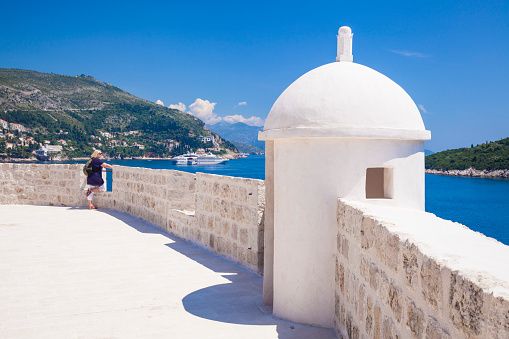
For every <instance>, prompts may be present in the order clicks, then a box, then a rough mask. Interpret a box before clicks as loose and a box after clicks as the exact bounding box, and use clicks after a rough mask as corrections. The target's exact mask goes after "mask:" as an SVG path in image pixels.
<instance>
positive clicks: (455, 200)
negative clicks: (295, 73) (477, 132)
mask: <svg viewBox="0 0 509 339" xmlns="http://www.w3.org/2000/svg"><path fill="white" fill-rule="evenodd" d="M110 163H112V164H117V165H124V166H133V167H147V168H157V169H176V170H181V171H186V172H192V173H195V172H204V173H212V174H219V175H229V176H236V177H245V178H255V179H263V178H264V177H265V158H264V157H263V156H250V157H248V158H246V159H237V160H230V161H228V162H227V163H225V164H219V165H207V166H186V165H183V166H177V165H174V164H173V163H172V162H171V161H168V160H113V161H111V162H110ZM426 210H427V211H428V212H431V213H434V214H436V215H438V216H439V217H442V218H444V219H449V220H453V221H457V222H460V223H462V224H464V225H466V226H468V227H470V228H471V229H473V230H475V231H478V232H481V233H484V234H485V235H487V236H490V237H493V238H495V239H497V240H499V241H501V242H503V243H505V244H507V245H509V180H497V179H480V178H463V177H449V176H439V175H430V174H427V175H426Z"/></svg>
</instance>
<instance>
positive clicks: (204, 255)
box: [99, 209, 336, 339]
mask: <svg viewBox="0 0 509 339" xmlns="http://www.w3.org/2000/svg"><path fill="white" fill-rule="evenodd" d="M99 212H102V213H106V214H109V215H111V216H113V217H115V218H117V219H119V220H121V221H123V222H124V223H126V224H127V225H129V226H130V227H132V228H134V229H136V230H137V231H139V232H142V233H153V234H161V235H164V236H166V237H167V238H169V239H171V240H172V241H174V242H172V243H168V244H166V246H168V247H169V248H170V249H171V250H174V251H177V252H179V253H181V254H183V255H185V256H186V257H188V258H189V259H191V260H193V261H195V262H197V263H199V264H201V265H203V266H205V267H207V268H208V269H210V270H212V271H213V272H216V273H217V274H219V275H221V276H222V277H224V278H226V279H227V280H229V281H230V283H226V284H219V285H214V286H209V287H206V288H203V289H200V290H197V291H194V292H192V293H190V294H188V295H187V296H185V297H184V298H183V299H182V304H183V306H184V309H185V310H186V311H187V312H189V313H191V314H193V315H195V316H197V317H200V318H204V319H209V320H214V321H219V322H225V323H233V324H241V325H273V326H276V330H277V334H278V338H280V339H293V338H295V339H299V338H306V339H307V338H309V339H332V338H336V336H335V334H334V331H333V330H331V329H325V328H320V327H313V326H307V325H302V324H297V323H293V322H290V321H286V320H283V319H279V318H277V317H275V316H273V315H272V309H271V308H269V307H267V306H265V305H263V303H262V277H261V276H260V275H258V274H256V273H254V272H252V271H250V270H248V269H246V268H244V267H243V266H241V265H240V264H237V263H235V262H233V261H230V260H229V259H227V258H225V257H222V256H220V255H217V254H215V253H212V252H210V251H209V250H207V249H204V248H202V247H200V246H198V245H195V244H193V243H191V242H189V241H187V240H183V239H181V238H178V237H177V236H175V235H172V234H169V233H167V232H165V231H163V230H161V229H159V228H157V227H156V226H154V225H152V224H150V223H149V222H147V221H144V220H142V219H139V218H137V217H133V216H131V215H128V214H125V213H122V212H118V211H114V210H106V209H102V210H100V211H99Z"/></svg>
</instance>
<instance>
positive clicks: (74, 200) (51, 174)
mask: <svg viewBox="0 0 509 339" xmlns="http://www.w3.org/2000/svg"><path fill="white" fill-rule="evenodd" d="M81 167H82V166H81V165H39V164H6V163H0V204H4V205H5V204H20V205H50V206H77V205H80V204H84V203H85V197H84V195H83V192H82V191H81V190H80V185H81V183H82V181H83V174H82V172H81Z"/></svg>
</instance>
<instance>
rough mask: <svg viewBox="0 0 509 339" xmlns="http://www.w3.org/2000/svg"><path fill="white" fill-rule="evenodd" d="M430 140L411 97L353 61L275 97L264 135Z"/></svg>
mask: <svg viewBox="0 0 509 339" xmlns="http://www.w3.org/2000/svg"><path fill="white" fill-rule="evenodd" d="M291 137H365V138H384V139H409V140H428V139H430V132H429V131H427V130H426V129H425V127H424V123H423V121H422V118H421V114H420V112H419V109H418V108H417V106H416V105H415V103H414V102H413V100H412V98H410V96H409V95H408V94H407V93H406V92H405V91H404V90H403V89H402V88H401V87H400V86H399V85H398V84H396V83H395V82H394V81H392V80H391V79H389V78H388V77H386V76H385V75H383V74H381V73H379V72H377V71H375V70H373V69H371V68H369V67H366V66H363V65H360V64H356V63H353V62H344V61H340V62H333V63H330V64H326V65H323V66H321V67H318V68H315V69H313V70H312V71H310V72H308V73H306V74H304V75H303V76H301V77H300V78H298V79H297V80H296V81H295V82H293V83H292V84H291V85H290V86H289V87H288V88H287V89H286V90H285V91H284V92H283V93H282V94H281V95H280V96H279V98H278V99H277V100H276V102H275V103H274V105H273V106H272V109H271V111H270V113H269V115H268V117H267V120H266V122H265V127H264V131H263V132H261V133H260V138H261V139H265V140H270V139H275V138H291Z"/></svg>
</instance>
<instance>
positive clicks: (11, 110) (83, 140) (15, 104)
mask: <svg viewBox="0 0 509 339" xmlns="http://www.w3.org/2000/svg"><path fill="white" fill-rule="evenodd" d="M0 119H2V120H4V121H6V122H8V123H10V124H13V123H16V124H21V125H22V126H23V129H22V131H20V130H19V129H18V130H16V128H13V125H9V126H8V127H7V128H5V126H4V127H3V130H2V125H1V124H0V132H3V134H4V136H5V135H7V138H4V140H3V141H2V139H0V143H3V148H4V150H3V151H4V152H5V151H6V150H5V148H6V146H5V145H6V144H12V143H13V141H16V140H17V139H19V137H20V136H21V137H22V138H24V139H26V140H28V142H21V143H19V142H18V144H16V145H15V147H14V148H13V149H14V150H13V149H9V150H7V151H8V152H10V155H11V156H13V157H16V156H19V157H26V156H28V155H29V152H30V151H31V150H32V149H34V148H37V147H39V146H40V144H42V143H44V141H50V142H51V144H57V143H60V144H63V145H64V153H65V155H66V156H69V157H78V156H85V155H88V154H89V153H90V151H91V150H92V148H93V147H96V148H101V149H103V150H104V151H106V152H108V153H109V154H110V155H111V156H116V157H128V156H169V155H173V154H178V153H182V152H185V151H193V150H196V149H199V148H204V149H208V150H213V151H215V152H217V153H224V152H232V151H235V146H233V144H231V143H229V142H227V141H225V140H223V139H222V138H221V137H219V136H218V135H217V134H215V133H213V132H211V131H209V130H208V129H206V128H205V126H204V123H203V122H202V121H201V120H199V119H197V118H195V117H193V116H191V115H189V114H187V113H183V112H180V111H178V110H172V109H169V108H166V107H163V106H159V105H156V104H154V103H152V102H149V101H146V100H143V99H140V98H138V97H136V96H134V95H132V94H129V93H127V92H125V91H123V90H121V89H119V88H117V87H115V86H112V85H110V84H107V83H104V82H101V81H98V80H96V79H94V78H93V77H90V76H86V75H80V76H64V75H58V74H48V73H41V72H35V71H27V70H18V69H0ZM4 125H5V123H4ZM25 128H26V130H25ZM13 135H14V136H15V137H16V138H13ZM203 137H211V138H212V141H208V142H203V141H202V139H203ZM9 138H10V140H9ZM34 141H35V142H34ZM31 142H34V143H33V144H29V145H28V146H26V145H25V146H23V145H22V144H27V143H31ZM1 148H2V144H0V153H2V149H1Z"/></svg>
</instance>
